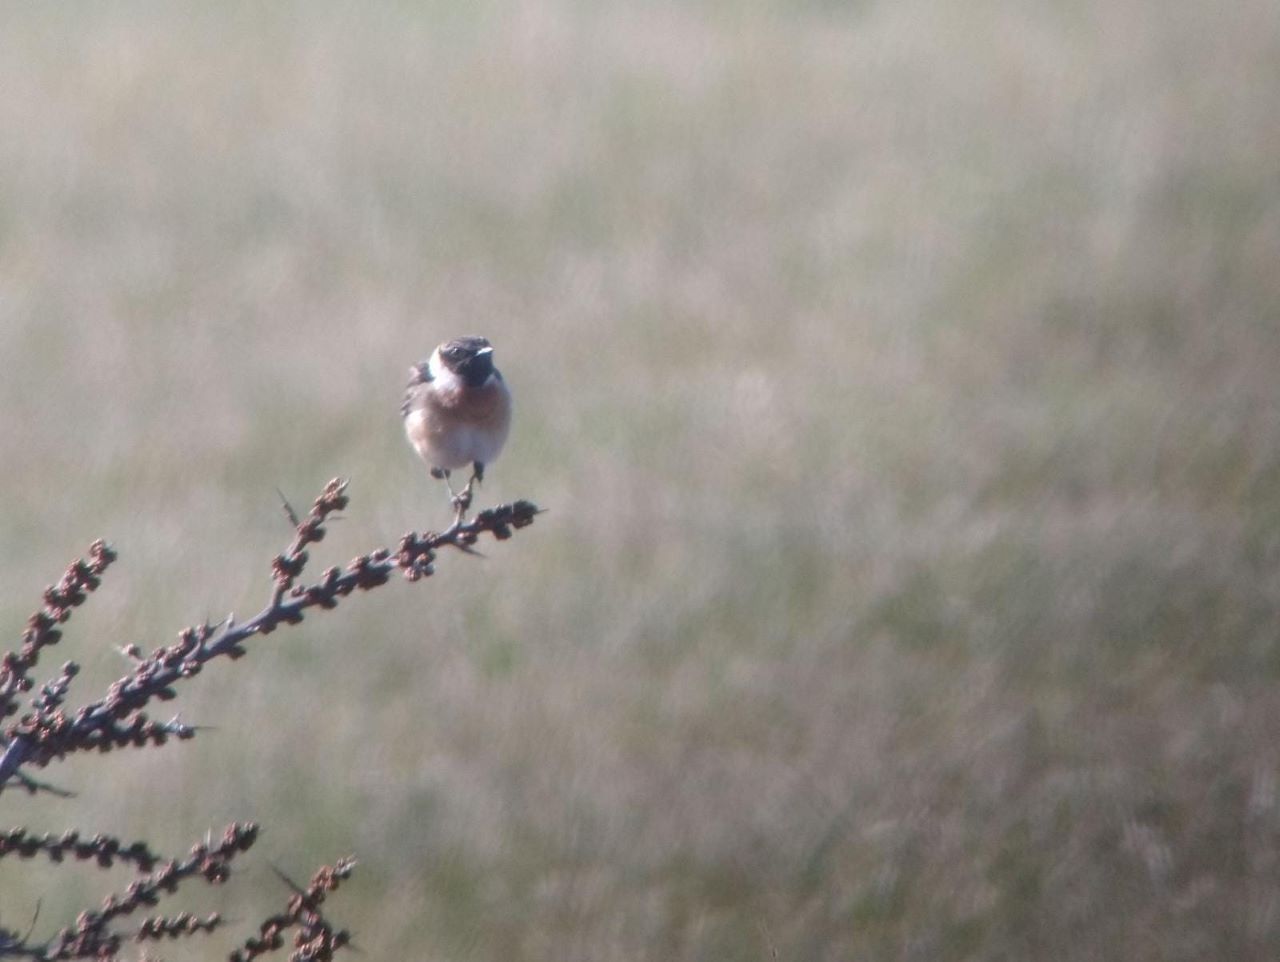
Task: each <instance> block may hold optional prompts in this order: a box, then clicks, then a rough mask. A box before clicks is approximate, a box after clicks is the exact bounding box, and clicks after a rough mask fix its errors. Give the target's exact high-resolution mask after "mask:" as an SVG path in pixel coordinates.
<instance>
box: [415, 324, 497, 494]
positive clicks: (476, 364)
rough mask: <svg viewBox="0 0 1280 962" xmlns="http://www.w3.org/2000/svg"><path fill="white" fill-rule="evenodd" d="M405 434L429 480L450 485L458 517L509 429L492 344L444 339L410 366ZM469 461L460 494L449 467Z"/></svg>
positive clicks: (479, 341) (483, 339)
mask: <svg viewBox="0 0 1280 962" xmlns="http://www.w3.org/2000/svg"><path fill="white" fill-rule="evenodd" d="M400 413H401V414H402V415H403V416H404V433H405V434H406V435H407V436H408V438H409V443H410V444H412V445H413V449H414V450H415V451H417V452H418V456H419V457H420V458H422V460H423V461H426V462H427V464H428V466H429V467H430V468H431V476H432V477H433V478H443V479H444V482H445V484H446V485H448V486H449V494H450V495H452V497H453V505H454V507H455V508H457V510H458V512H459V518H461V516H462V514H463V513H464V512H465V511H466V510H467V508H469V507H470V506H471V488H472V485H474V484H476V483H478V482H480V481H483V480H484V469H485V465H487V464H490V463H492V461H493V459H494V458H496V457H497V456H498V453H499V452H500V451H501V450H502V445H503V444H505V443H506V440H507V431H508V430H509V429H510V427H511V392H510V391H509V390H508V389H507V385H506V382H505V381H504V380H503V379H502V374H501V373H500V372H499V371H498V369H497V368H496V367H494V366H493V346H492V345H491V344H490V343H489V342H488V340H486V339H485V338H483V337H458V338H454V339H453V340H452V341H445V342H444V343H443V344H441V345H440V346H439V347H437V348H436V349H435V350H434V351H432V352H431V357H429V358H427V360H425V361H423V362H422V363H421V364H415V365H414V366H413V367H411V368H410V369H409V385H408V387H407V388H406V390H405V395H404V403H403V404H402V405H400ZM466 465H471V478H470V480H468V481H467V486H466V487H465V488H464V489H463V490H462V492H461V493H460V494H459V493H457V492H455V491H454V490H453V485H452V484H450V483H449V473H450V472H451V471H452V470H453V469H454V468H461V467H465V466H466Z"/></svg>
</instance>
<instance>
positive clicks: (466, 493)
mask: <svg viewBox="0 0 1280 962" xmlns="http://www.w3.org/2000/svg"><path fill="white" fill-rule="evenodd" d="M483 480H484V465H483V464H481V463H480V462H479V461H476V462H474V463H473V464H472V466H471V477H470V478H469V479H468V480H467V486H466V487H465V488H463V489H462V491H461V492H460V493H458V494H455V495H454V496H453V506H454V507H455V508H457V509H458V520H459V521H461V520H462V519H463V517H465V516H466V513H467V511H469V510H470V508H471V492H472V489H473V488H474V487H475V486H476V485H477V484H479V483H480V482H481V481H483ZM449 490H451V491H452V490H453V489H452V488H450V489H449Z"/></svg>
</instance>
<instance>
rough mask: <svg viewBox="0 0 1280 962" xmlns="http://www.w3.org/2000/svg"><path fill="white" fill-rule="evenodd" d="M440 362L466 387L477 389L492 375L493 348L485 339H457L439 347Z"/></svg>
mask: <svg viewBox="0 0 1280 962" xmlns="http://www.w3.org/2000/svg"><path fill="white" fill-rule="evenodd" d="M440 360H441V361H443V362H444V366H445V367H447V368H448V369H449V370H450V371H452V372H453V373H454V374H456V375H458V377H460V378H462V380H463V381H465V382H466V384H467V386H468V387H479V386H480V385H482V384H484V382H485V381H487V380H488V379H489V375H490V374H492V373H494V366H493V346H492V345H491V344H490V343H489V341H488V339H487V338H483V337H458V338H454V339H453V340H452V341H446V342H445V343H443V344H441V345H440Z"/></svg>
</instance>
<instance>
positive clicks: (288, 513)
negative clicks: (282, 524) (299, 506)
mask: <svg viewBox="0 0 1280 962" xmlns="http://www.w3.org/2000/svg"><path fill="white" fill-rule="evenodd" d="M276 494H278V495H280V506H281V507H282V508H284V515H285V517H286V518H288V519H289V522H290V524H292V525H293V526H294V527H295V528H296V527H297V526H298V525H300V524H301V523H302V522H301V521H299V520H298V512H296V511H294V510H293V505H291V504H290V503H289V499H288V498H286V497H285V496H284V492H283V491H281V490H280V489H279V488H276Z"/></svg>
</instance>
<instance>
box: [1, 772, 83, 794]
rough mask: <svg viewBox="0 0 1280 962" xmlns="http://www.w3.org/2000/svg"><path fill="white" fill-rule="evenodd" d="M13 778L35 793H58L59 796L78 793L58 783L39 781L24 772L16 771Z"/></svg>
mask: <svg viewBox="0 0 1280 962" xmlns="http://www.w3.org/2000/svg"><path fill="white" fill-rule="evenodd" d="M13 778H14V779H15V780H16V781H17V782H18V783H19V784H20V785H22V787H23V788H25V789H26V790H27V791H29V792H31V793H32V794H33V795H34V794H35V793H36V792H48V793H49V794H50V795H56V796H57V797H58V798H75V797H76V793H75V792H73V791H71V790H70V789H67V788H59V787H58V786H57V785H51V784H50V783H49V782H41V781H37V780H36V779H34V778H32V777H31V776H30V775H25V774H23V773H22V772H14V773H13Z"/></svg>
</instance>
